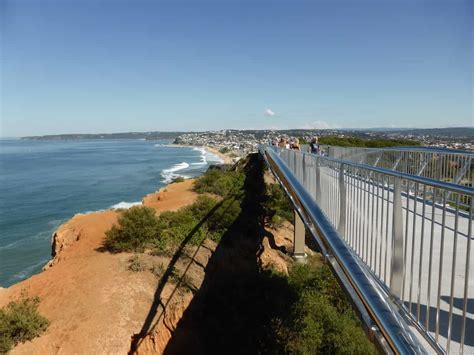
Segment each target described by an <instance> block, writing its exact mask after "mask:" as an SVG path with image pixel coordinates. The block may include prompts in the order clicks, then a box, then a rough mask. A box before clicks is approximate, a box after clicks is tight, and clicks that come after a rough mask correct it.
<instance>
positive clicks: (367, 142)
mask: <svg viewBox="0 0 474 355" xmlns="http://www.w3.org/2000/svg"><path fill="white" fill-rule="evenodd" d="M319 143H320V144H325V145H334V146H338V147H367V148H384V147H396V146H417V145H420V143H419V142H417V141H412V140H408V139H386V138H376V139H362V138H356V137H338V136H323V137H320V138H319Z"/></svg>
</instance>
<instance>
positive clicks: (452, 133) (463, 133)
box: [366, 127, 474, 138]
mask: <svg viewBox="0 0 474 355" xmlns="http://www.w3.org/2000/svg"><path fill="white" fill-rule="evenodd" d="M366 131H373V132H390V133H403V134H414V135H423V136H428V135H429V136H440V137H463V138H474V127H447V128H398V129H396V128H370V129H366Z"/></svg>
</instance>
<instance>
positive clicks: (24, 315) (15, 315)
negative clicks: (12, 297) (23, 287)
mask: <svg viewBox="0 0 474 355" xmlns="http://www.w3.org/2000/svg"><path fill="white" fill-rule="evenodd" d="M38 305H39V298H38V297H35V298H28V297H27V296H26V294H25V293H22V295H21V297H20V299H18V300H17V301H12V302H10V303H8V304H7V305H6V306H5V307H3V308H1V309H0V353H7V352H8V351H9V350H10V349H11V348H12V347H13V346H15V345H17V344H18V343H24V342H26V341H28V340H32V339H34V338H36V337H38V336H40V335H41V334H42V333H43V332H44V331H45V330H46V328H47V327H48V325H49V321H48V320H47V319H46V318H45V317H43V316H42V315H41V314H39V312H38Z"/></svg>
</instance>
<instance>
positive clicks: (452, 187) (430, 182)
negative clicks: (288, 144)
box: [301, 153, 474, 196]
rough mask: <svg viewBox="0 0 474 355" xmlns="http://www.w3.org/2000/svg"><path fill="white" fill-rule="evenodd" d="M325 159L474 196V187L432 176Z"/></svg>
mask: <svg viewBox="0 0 474 355" xmlns="http://www.w3.org/2000/svg"><path fill="white" fill-rule="evenodd" d="M301 154H310V153H301ZM324 159H325V160H327V161H332V162H335V163H340V164H344V165H346V166H352V167H354V168H360V169H364V170H369V171H373V172H376V173H381V174H384V175H388V176H393V177H399V178H402V179H405V180H410V181H411V182H418V183H422V184H425V185H429V186H431V187H434V188H439V189H447V190H451V191H453V192H458V193H461V194H465V195H473V196H474V188H472V187H469V186H464V185H457V184H453V183H450V182H445V181H440V180H435V179H431V178H428V177H424V176H416V175H412V174H407V173H402V172H399V171H393V170H387V169H384V168H378V167H375V166H370V165H366V164H360V163H354V162H353V161H350V160H344V159H337V158H330V157H324Z"/></svg>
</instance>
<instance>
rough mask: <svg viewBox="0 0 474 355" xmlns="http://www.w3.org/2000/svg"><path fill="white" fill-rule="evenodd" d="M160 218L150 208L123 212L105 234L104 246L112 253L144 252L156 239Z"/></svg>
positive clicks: (136, 207)
mask: <svg viewBox="0 0 474 355" xmlns="http://www.w3.org/2000/svg"><path fill="white" fill-rule="evenodd" d="M157 227H158V217H157V216H156V214H155V211H154V210H153V209H151V208H149V207H141V206H135V207H132V208H130V209H128V210H126V211H125V212H123V213H122V214H121V216H120V218H119V219H118V222H117V224H114V225H113V226H112V228H111V229H110V230H108V231H107V232H106V233H105V236H106V237H105V243H104V246H105V248H106V249H108V250H109V251H111V252H115V253H117V252H122V251H136V252H143V251H144V250H145V247H146V246H147V244H148V243H150V242H151V241H153V239H155V238H156V232H157Z"/></svg>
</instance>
